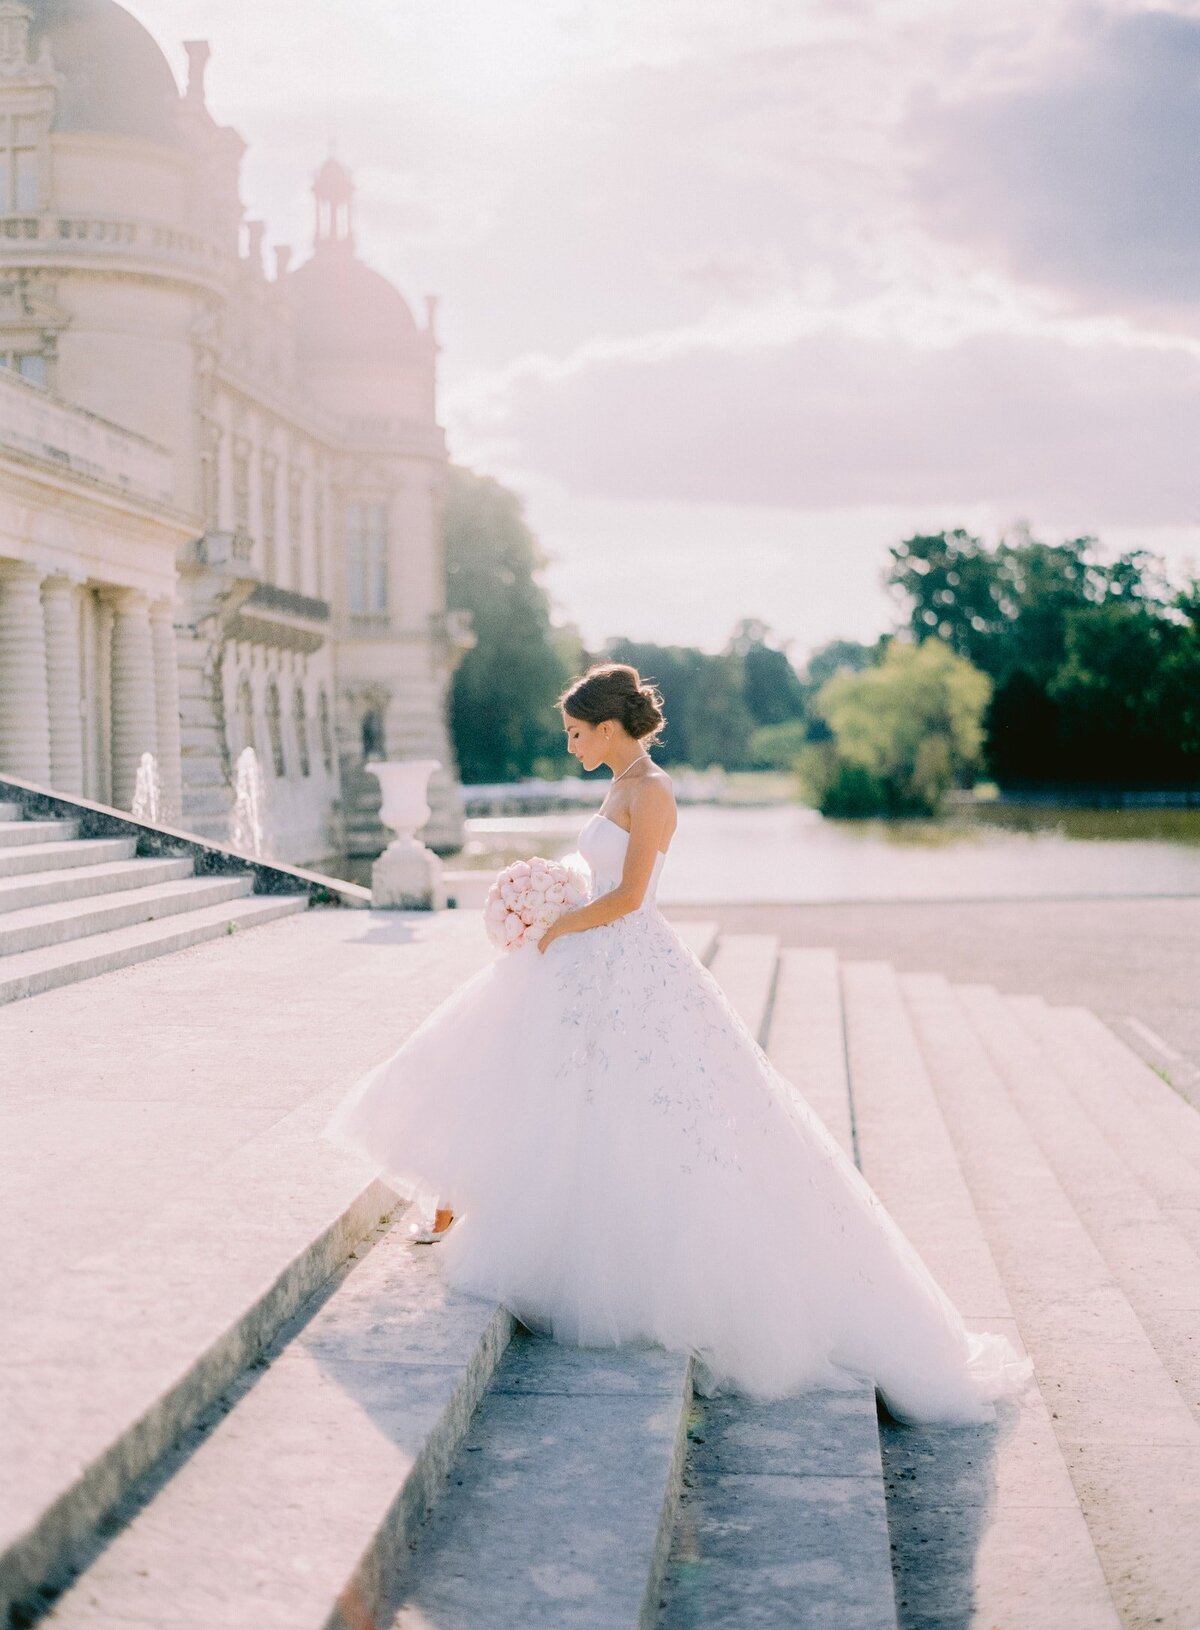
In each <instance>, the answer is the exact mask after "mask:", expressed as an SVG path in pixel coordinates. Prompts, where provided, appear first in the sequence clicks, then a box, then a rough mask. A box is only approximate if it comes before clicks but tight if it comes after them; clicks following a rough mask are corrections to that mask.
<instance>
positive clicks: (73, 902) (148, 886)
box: [0, 803, 308, 1003]
mask: <svg viewBox="0 0 1200 1630" xmlns="http://www.w3.org/2000/svg"><path fill="white" fill-rule="evenodd" d="M23 815H24V812H23V809H22V807H21V805H19V804H13V803H0V1003H4V1002H12V1001H16V1000H17V999H18V998H20V997H22V996H33V995H36V994H37V993H38V992H39V991H45V990H51V989H53V988H54V987H55V986H56V985H65V984H71V983H73V982H74V981H75V980H77V979H86V978H89V977H91V976H92V975H94V974H98V973H104V972H107V971H108V970H110V969H113V968H124V967H128V966H130V964H132V963H135V962H142V961H145V960H146V959H147V958H149V957H156V956H162V955H164V954H165V953H166V952H168V951H178V950H181V949H182V948H183V947H184V946H187V945H196V944H198V943H200V942H201V941H202V940H206V939H214V938H216V937H217V936H219V935H221V934H228V933H233V932H235V931H240V930H242V929H246V928H253V927H256V926H257V925H259V924H261V923H266V922H272V921H274V920H275V919H276V918H278V917H283V916H288V915H290V914H291V913H292V912H295V911H303V910H304V909H305V907H306V905H307V903H308V901H307V897H306V896H305V895H303V894H290V895H288V894H275V895H255V894H254V893H253V890H254V877H253V875H252V874H251V872H249V871H244V872H226V873H223V874H220V875H215V876H208V877H198V876H196V875H195V864H194V861H193V860H192V859H191V858H190V857H188V856H184V857H180V858H175V857H169V856H168V857H162V858H152V857H142V858H139V857H138V855H137V847H138V845H137V839H136V838H133V837H110V838H103V837H101V838H83V837H81V836H80V828H79V822H78V821H73V820H69V819H53V820H36V819H25V818H23Z"/></svg>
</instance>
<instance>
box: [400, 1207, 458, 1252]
mask: <svg viewBox="0 0 1200 1630" xmlns="http://www.w3.org/2000/svg"><path fill="white" fill-rule="evenodd" d="M440 1215H441V1213H440V1212H439V1213H438V1216H440ZM454 1223H455V1216H454V1213H453V1212H451V1213H450V1220H449V1222H448V1223H446V1224H445V1225H444V1227H442V1228H439V1227H438V1226H437V1217H435V1218H434V1219H433V1222H432V1223H430V1224H429V1226H428V1227H426V1228H421V1227H419V1226H418V1225H417V1224H416V1223H413V1224H412V1226H411V1228H410V1230H409V1235H408V1239H409V1244H410V1245H436V1244H437V1242H438V1241H439V1240H442V1239H445V1237H446V1235H447V1234H448V1233H449V1232H450V1230H451V1229H452V1228H453V1227H454Z"/></svg>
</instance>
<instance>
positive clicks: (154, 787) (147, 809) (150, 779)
mask: <svg viewBox="0 0 1200 1630" xmlns="http://www.w3.org/2000/svg"><path fill="white" fill-rule="evenodd" d="M130 814H131V815H132V816H133V818H134V820H135V821H148V822H149V823H150V825H151V826H158V825H159V824H160V823H161V822H162V819H163V808H162V782H161V780H160V779H159V774H158V762H157V760H156V759H155V757H154V754H153V753H143V754H142V756H141V758H140V759H139V760H138V768H137V779H136V781H135V782H134V784H133V808H132V809H131V810H130Z"/></svg>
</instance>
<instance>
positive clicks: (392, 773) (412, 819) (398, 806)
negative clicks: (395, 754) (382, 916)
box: [363, 758, 446, 911]
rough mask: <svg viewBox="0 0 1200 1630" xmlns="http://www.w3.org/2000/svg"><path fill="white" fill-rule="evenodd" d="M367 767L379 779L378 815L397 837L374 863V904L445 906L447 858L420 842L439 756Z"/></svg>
mask: <svg viewBox="0 0 1200 1630" xmlns="http://www.w3.org/2000/svg"><path fill="white" fill-rule="evenodd" d="M363 768H364V769H365V770H366V771H368V773H369V774H371V775H373V776H374V777H375V779H376V780H377V781H378V782H379V787H380V791H381V792H382V794H383V800H382V803H381V804H380V808H379V818H380V820H381V821H382V822H383V824H384V826H386V827H389V828H390V829H391V830H392V831H393V832H394V833H395V834H396V836H395V837H394V838H393V839H392V841H391V843H389V844H388V846H387V848H386V849H385V850H384V851H383V853H382V854H381V855H380V857H379V859H378V860H377V861H376V862H375V864H374V865H373V866H372V867H371V904H372V906H375V907H379V908H381V909H383V910H385V911H440V910H441V909H442V907H443V906H444V905H445V904H446V891H445V887H444V885H443V883H442V863H441V861H440V860H439V859H438V857H437V856H436V855H435V854H434V853H433V851H432V850H431V849H427V848H426V847H425V845H424V844H423V843H419V842H418V841H417V833H418V832H419V831H420V829H421V828H422V827H423V826H424V825H425V823H426V822H427V821H428V819H429V816H430V809H429V799H428V789H429V777H430V776H431V775H432V774H433V772H434V771H435V770H440V769H441V764H440V763H439V761H438V760H437V759H436V758H409V759H388V760H378V759H376V760H372V761H368V762H367V763H366V764H364V765H363Z"/></svg>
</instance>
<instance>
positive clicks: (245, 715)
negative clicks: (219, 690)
mask: <svg viewBox="0 0 1200 1630" xmlns="http://www.w3.org/2000/svg"><path fill="white" fill-rule="evenodd" d="M236 732H237V733H236V737H235V741H236V745H237V752H238V753H241V752H244V751H245V749H246V748H247V747H253V746H254V692H253V691H252V690H251V689H250V680H249V678H248V676H247V675H246V674H243V675H242V677H241V679H240V680H239V681H238V688H237V715H236ZM236 756H237V753H235V754H234V757H235V758H236Z"/></svg>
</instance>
